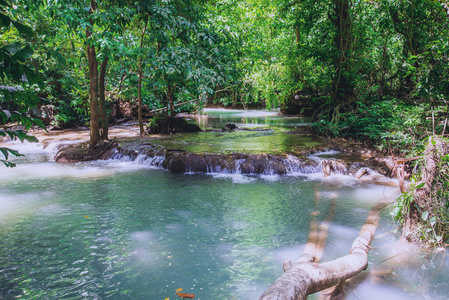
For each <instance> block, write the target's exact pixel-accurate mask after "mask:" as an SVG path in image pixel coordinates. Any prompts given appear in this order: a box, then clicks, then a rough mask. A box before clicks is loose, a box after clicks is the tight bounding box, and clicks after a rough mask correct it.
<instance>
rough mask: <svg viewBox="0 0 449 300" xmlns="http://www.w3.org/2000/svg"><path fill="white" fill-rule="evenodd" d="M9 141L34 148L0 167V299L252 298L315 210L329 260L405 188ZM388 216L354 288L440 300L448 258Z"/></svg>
mask: <svg viewBox="0 0 449 300" xmlns="http://www.w3.org/2000/svg"><path fill="white" fill-rule="evenodd" d="M63 137H64V135H62V136H60V137H59V139H61V138H63ZM56 143H57V142H56ZM8 145H9V144H8ZM9 146H10V147H14V148H17V149H19V150H20V151H21V152H23V153H25V154H26V157H22V158H17V159H15V161H16V162H17V163H18V166H17V168H14V169H6V168H3V169H1V172H0V299H15V298H19V299H108V298H109V299H156V300H164V299H166V298H169V299H171V300H174V299H180V298H179V297H177V296H176V295H175V291H176V290H177V289H179V288H182V289H183V292H186V293H193V294H195V299H203V300H214V299H241V300H252V299H258V298H259V297H260V295H261V294H262V293H263V292H264V291H265V290H266V289H267V288H268V287H269V285H270V284H271V283H272V282H273V281H274V280H275V279H276V278H277V277H278V276H279V275H280V274H281V273H282V261H284V260H292V261H295V260H296V259H297V258H298V257H299V256H300V255H301V254H302V252H303V250H304V246H305V244H306V242H307V239H308V235H309V228H310V222H311V220H312V219H313V216H312V215H316V216H317V218H318V220H319V221H323V220H325V219H327V218H330V226H329V233H328V237H327V241H326V246H325V249H324V253H323V258H322V261H323V262H325V261H329V260H332V259H335V258H337V257H340V256H342V255H346V254H347V253H348V252H349V249H350V247H351V243H352V242H353V240H354V239H355V238H356V237H357V235H358V233H359V231H360V228H361V226H362V225H363V223H364V222H365V219H366V217H367V214H368V212H369V211H370V209H371V207H372V206H374V205H376V204H377V203H379V202H385V201H391V200H393V199H394V198H395V197H396V196H397V195H398V192H397V188H394V187H384V186H378V185H372V184H367V183H361V182H358V181H356V180H355V179H353V178H350V177H347V176H342V175H332V176H330V177H328V178H326V179H324V178H323V175H322V174H302V175H301V174H297V175H296V176H285V177H281V176H241V175H226V174H213V175H210V174H205V175H192V174H174V173H170V172H167V171H164V170H159V169H154V168H152V167H151V166H149V165H145V164H142V163H141V162H140V163H139V162H133V161H127V160H109V161H98V162H85V163H79V164H57V163H55V162H54V161H53V156H54V154H55V148H52V147H48V148H47V149H42V147H41V146H38V145H30V144H23V145H21V144H15V145H9ZM332 208H333V209H335V214H334V215H333V216H332V214H331V213H330V212H331V211H332ZM311 213H313V214H312V215H311ZM394 228H395V226H394V224H392V222H391V221H390V217H389V215H388V210H384V211H383V212H382V219H381V223H380V225H379V228H378V231H377V232H376V238H375V240H374V242H373V250H372V251H371V252H370V258H369V261H370V264H369V268H368V270H369V271H370V272H364V274H365V275H363V276H365V277H366V278H364V277H363V276H362V277H359V281H357V282H353V283H351V284H350V289H349V291H350V292H349V294H348V299H379V298H383V299H425V298H428V299H446V298H447V294H448V293H449V287H448V286H447V280H448V278H447V277H448V274H449V271H448V270H449V262H448V259H447V258H446V257H445V256H443V255H441V254H438V255H436V256H435V257H424V256H423V255H422V254H419V253H418V254H416V253H412V252H411V250H410V249H409V248H402V247H401V245H400V244H398V243H397V240H398V234H397V233H395V232H394ZM362 279H364V280H362ZM310 298H311V299H315V298H316V296H312V297H310Z"/></svg>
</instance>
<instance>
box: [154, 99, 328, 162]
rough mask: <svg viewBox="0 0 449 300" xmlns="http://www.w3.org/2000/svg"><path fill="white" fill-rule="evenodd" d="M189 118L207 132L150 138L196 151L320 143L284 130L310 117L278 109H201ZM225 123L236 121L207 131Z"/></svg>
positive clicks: (286, 148) (293, 148) (284, 149)
mask: <svg viewBox="0 0 449 300" xmlns="http://www.w3.org/2000/svg"><path fill="white" fill-rule="evenodd" d="M188 120H189V121H190V122H192V123H196V124H198V125H199V126H200V127H201V128H202V129H203V130H206V132H199V133H194V134H183V135H179V134H175V135H166V136H163V137H160V136H158V137H156V138H150V141H152V142H154V143H156V144H159V145H161V146H164V147H166V148H172V149H173V148H174V149H183V150H186V151H189V152H195V153H253V154H255V153H269V154H282V153H296V152H300V151H301V150H303V149H305V148H313V147H315V146H317V145H320V144H321V143H320V142H318V140H317V139H315V138H313V137H310V136H304V135H297V134H288V133H287V132H288V131H290V130H293V129H295V128H298V127H302V126H306V125H308V124H309V122H310V120H309V119H307V118H300V117H285V116H282V115H280V113H279V111H267V110H247V111H244V110H237V109H211V108H210V109H207V108H206V109H204V114H202V115H198V116H194V117H190V118H188ZM227 123H233V124H235V125H236V126H237V127H238V128H239V129H238V130H235V131H230V132H227V131H223V132H221V131H218V132H217V131H214V132H211V131H207V130H210V129H214V130H216V129H221V128H223V127H225V125H226V124H227Z"/></svg>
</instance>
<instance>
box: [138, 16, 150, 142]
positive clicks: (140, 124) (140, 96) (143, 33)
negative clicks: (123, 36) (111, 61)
mask: <svg viewBox="0 0 449 300" xmlns="http://www.w3.org/2000/svg"><path fill="white" fill-rule="evenodd" d="M147 25H148V20H146V21H145V27H144V28H143V30H142V37H141V38H140V55H139V85H138V87H137V116H138V119H139V129H140V135H141V136H143V134H144V130H143V118H142V48H143V40H144V37H145V32H146V31H147Z"/></svg>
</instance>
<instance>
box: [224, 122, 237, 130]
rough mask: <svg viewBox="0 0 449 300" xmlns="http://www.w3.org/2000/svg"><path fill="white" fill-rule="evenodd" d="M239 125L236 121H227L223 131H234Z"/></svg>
mask: <svg viewBox="0 0 449 300" xmlns="http://www.w3.org/2000/svg"><path fill="white" fill-rule="evenodd" d="M237 128H238V127H237V126H236V125H235V124H234V123H226V125H225V127H224V128H223V131H234V130H235V129H237Z"/></svg>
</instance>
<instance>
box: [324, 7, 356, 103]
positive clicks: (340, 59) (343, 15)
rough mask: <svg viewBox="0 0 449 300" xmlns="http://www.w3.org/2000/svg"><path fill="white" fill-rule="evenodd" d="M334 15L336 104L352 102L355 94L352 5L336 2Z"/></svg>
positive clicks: (331, 17)
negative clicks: (353, 80)
mask: <svg viewBox="0 0 449 300" xmlns="http://www.w3.org/2000/svg"><path fill="white" fill-rule="evenodd" d="M333 3H334V11H333V15H332V16H330V19H331V21H332V23H333V24H334V26H335V30H336V34H335V36H334V45H335V47H336V48H337V57H336V60H335V75H334V79H333V87H334V94H333V100H334V103H335V104H341V103H344V102H350V101H351V98H352V93H353V86H352V80H351V77H350V74H349V73H350V71H351V65H350V62H349V60H350V55H351V53H350V50H351V46H352V36H351V35H352V23H351V16H350V10H351V3H350V2H349V1H348V0H334V1H333Z"/></svg>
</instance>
